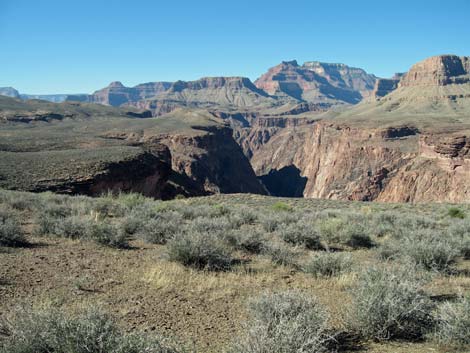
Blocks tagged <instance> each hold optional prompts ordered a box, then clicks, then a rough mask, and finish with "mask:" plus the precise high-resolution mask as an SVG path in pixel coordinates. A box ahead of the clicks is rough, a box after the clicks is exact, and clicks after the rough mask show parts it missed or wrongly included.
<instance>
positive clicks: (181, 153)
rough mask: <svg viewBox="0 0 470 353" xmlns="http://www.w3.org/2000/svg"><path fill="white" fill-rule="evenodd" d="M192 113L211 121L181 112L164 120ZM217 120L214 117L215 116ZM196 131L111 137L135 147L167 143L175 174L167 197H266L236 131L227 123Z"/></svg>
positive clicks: (156, 132)
mask: <svg viewBox="0 0 470 353" xmlns="http://www.w3.org/2000/svg"><path fill="white" fill-rule="evenodd" d="M189 114H191V115H192V114H196V115H198V116H201V117H203V118H204V119H205V118H208V119H210V118H211V117H212V115H210V114H208V113H207V112H194V111H187V110H178V111H176V112H173V113H172V114H171V115H167V116H166V117H163V118H162V119H171V118H172V117H173V116H179V117H180V118H184V117H185V116H187V115H189ZM212 118H214V117H212ZM193 129H195V130H188V131H185V130H182V131H175V132H171V133H161V132H159V131H152V130H147V131H145V130H144V131H138V132H133V133H129V132H128V131H119V132H117V131H113V132H109V133H107V134H106V135H105V136H106V137H107V138H113V139H120V140H125V141H126V142H127V143H129V144H132V145H136V144H138V145H143V146H146V145H148V144H153V143H157V144H163V145H165V146H167V147H168V148H169V150H170V152H171V165H172V170H173V174H172V175H171V177H170V184H171V185H170V187H169V188H168V189H167V195H165V196H166V197H170V196H171V194H172V193H174V194H177V193H182V194H183V195H186V196H197V195H207V194H213V193H255V194H266V190H265V189H264V187H263V186H262V184H261V183H260V182H259V181H258V179H257V178H256V175H255V173H254V171H253V169H252V168H251V165H250V162H249V160H248V159H247V158H246V157H245V155H244V154H243V153H242V150H241V149H240V146H239V145H238V144H237V143H236V142H235V140H234V139H233V131H232V129H230V128H229V127H228V126H226V125H224V124H215V125H212V126H196V125H193Z"/></svg>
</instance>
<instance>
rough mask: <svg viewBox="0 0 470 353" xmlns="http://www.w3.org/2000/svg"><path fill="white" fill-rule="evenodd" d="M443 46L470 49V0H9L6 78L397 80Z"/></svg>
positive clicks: (58, 88) (0, 52)
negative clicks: (323, 72)
mask: <svg viewBox="0 0 470 353" xmlns="http://www.w3.org/2000/svg"><path fill="white" fill-rule="evenodd" d="M443 53H455V54H459V55H470V1H469V0H446V1H443V0H439V1H436V0H426V1H425V0H422V1H418V0H408V1H397V0H393V1H383V0H374V1H370V0H366V1H353V0H348V1H346V0H344V1H340V0H337V1H333V0H322V1H316V0H297V1H268V0H236V1H227V0H219V1H206V0H200V1H198V0H193V1H185V0H167V1H160V0H154V1H151V0H132V1H130V0H129V1H119V0H114V1H108V0H93V1H92V0H80V1H70V0H0V67H1V74H0V86H14V87H16V88H17V89H19V90H20V91H21V92H23V93H72V92H92V91H94V90H95V89H98V88H101V87H103V86H106V85H107V84H108V83H109V82H110V81H114V80H120V81H122V82H123V83H124V84H125V85H135V84H138V83H141V82H148V81H159V80H167V81H173V80H177V79H182V80H191V79H197V78H199V77H202V76H222V75H224V76H228V75H237V76H247V77H250V78H251V79H255V78H257V77H258V76H259V75H260V74H262V73H263V72H265V71H266V70H267V69H268V68H269V67H271V66H274V65H276V64H278V63H279V62H280V61H282V60H291V59H297V60H298V61H299V62H304V61H309V60H321V61H326V62H343V63H346V64H348V65H352V66H358V67H362V68H364V69H366V70H367V71H368V72H371V73H374V74H376V75H378V76H383V77H387V76H391V75H392V74H393V73H394V72H397V71H406V70H407V69H408V68H409V66H410V65H411V64H413V63H415V62H417V61H420V60H422V59H424V58H426V57H428V56H431V55H437V54H443Z"/></svg>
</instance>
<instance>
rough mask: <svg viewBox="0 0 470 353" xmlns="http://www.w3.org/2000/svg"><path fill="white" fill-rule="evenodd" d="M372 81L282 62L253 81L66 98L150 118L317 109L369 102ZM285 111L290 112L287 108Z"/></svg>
mask: <svg viewBox="0 0 470 353" xmlns="http://www.w3.org/2000/svg"><path fill="white" fill-rule="evenodd" d="M376 80H377V77H375V76H374V75H371V74H368V73H366V72H365V71H364V70H362V69H358V68H353V67H349V66H348V65H345V64H329V63H322V62H318V61H310V62H306V63H304V64H303V65H302V66H300V65H298V63H297V62H296V61H295V60H294V61H286V62H282V63H281V64H279V65H277V66H275V67H273V68H271V69H270V70H269V71H268V72H267V73H265V74H264V75H262V76H261V77H260V78H259V79H257V80H256V81H255V82H252V81H251V80H250V79H249V78H246V77H238V76H236V77H203V78H201V79H199V80H194V81H176V82H173V83H170V82H149V83H145V84H141V85H137V86H135V87H126V86H124V85H123V84H122V83H121V82H119V81H115V82H112V83H111V84H110V85H108V86H107V87H105V88H103V89H100V90H97V91H96V92H94V93H93V94H91V95H79V96H69V97H67V100H68V101H73V100H75V101H81V102H89V103H99V104H105V105H112V106H123V105H132V106H136V107H139V108H141V109H149V110H151V111H152V112H153V114H154V115H161V114H165V113H168V112H170V111H172V110H174V109H176V108H178V107H196V108H205V109H211V110H215V111H232V110H237V109H241V110H245V109H255V110H257V111H259V110H264V109H276V108H278V107H281V106H283V105H286V104H287V105H292V106H295V105H299V104H302V107H313V108H312V109H314V110H318V109H319V107H321V109H328V108H331V107H334V106H337V105H349V104H356V103H358V102H360V101H361V100H362V99H363V98H365V97H369V96H370V95H371V94H372V92H373V90H374V86H375V83H376ZM287 110H289V109H287Z"/></svg>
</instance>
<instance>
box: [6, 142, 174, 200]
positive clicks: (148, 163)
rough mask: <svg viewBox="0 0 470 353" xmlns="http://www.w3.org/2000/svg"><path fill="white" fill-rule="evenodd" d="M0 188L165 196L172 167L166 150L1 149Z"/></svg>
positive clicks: (162, 148)
mask: <svg viewBox="0 0 470 353" xmlns="http://www.w3.org/2000/svg"><path fill="white" fill-rule="evenodd" d="M0 158H1V161H2V166H1V168H0V187H3V188H8V189H13V190H24V191H32V192H42V191H53V192H58V193H62V194H82V195H89V196H99V195H100V194H102V193H104V192H107V191H110V190H111V191H124V192H139V193H142V194H143V195H146V196H149V197H156V198H161V197H163V196H164V190H165V185H166V182H167V180H168V178H169V175H170V171H171V157H170V153H169V151H168V148H167V147H165V146H163V145H160V146H157V145H154V146H153V148H152V151H151V152H150V151H144V150H142V149H141V148H138V147H109V148H98V149H75V150H60V151H39V152H0Z"/></svg>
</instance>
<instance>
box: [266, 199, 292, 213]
mask: <svg viewBox="0 0 470 353" xmlns="http://www.w3.org/2000/svg"><path fill="white" fill-rule="evenodd" d="M271 208H272V209H273V210H274V211H281V212H292V211H293V208H292V206H291V205H288V204H287V203H285V202H281V201H278V202H276V203H275V204H274V205H272V206H271Z"/></svg>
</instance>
